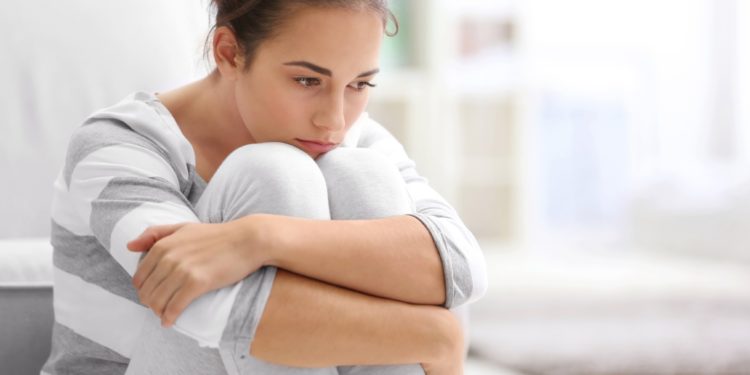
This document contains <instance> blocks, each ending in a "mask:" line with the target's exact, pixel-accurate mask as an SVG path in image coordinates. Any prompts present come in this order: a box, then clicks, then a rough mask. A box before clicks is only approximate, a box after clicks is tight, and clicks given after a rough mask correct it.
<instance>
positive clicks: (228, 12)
mask: <svg viewBox="0 0 750 375" xmlns="http://www.w3.org/2000/svg"><path fill="white" fill-rule="evenodd" d="M211 5H212V6H214V7H215V12H216V13H215V14H216V20H215V22H214V25H213V26H212V27H211V31H210V32H209V34H208V36H207V37H206V48H205V53H206V57H207V56H208V53H209V50H210V48H209V47H210V46H211V43H210V39H211V35H212V34H213V31H214V30H216V29H217V28H219V27H222V26H226V27H228V28H229V29H231V30H232V31H233V32H234V34H235V37H236V38H237V43H238V44H239V46H240V48H241V50H242V53H243V55H244V58H245V62H246V64H245V69H248V68H249V67H250V65H251V62H252V60H253V57H254V55H255V51H256V50H257V48H258V46H259V45H260V44H261V43H262V42H263V41H265V40H268V39H270V38H272V37H273V36H274V33H275V32H276V31H277V30H278V28H279V26H281V25H282V23H283V22H284V21H285V20H286V19H287V18H288V17H289V16H290V15H291V14H293V11H294V10H296V9H297V8H298V7H301V6H308V7H322V8H347V9H356V10H361V9H370V10H372V11H375V12H376V13H378V14H380V15H381V16H382V19H383V29H384V30H386V32H385V33H386V35H388V36H394V35H396V34H397V33H398V20H397V19H396V16H395V15H394V14H393V13H392V12H391V11H390V10H389V9H388V1H387V0H211ZM388 21H392V22H393V24H394V27H395V29H394V30H393V31H388V30H387V26H388Z"/></svg>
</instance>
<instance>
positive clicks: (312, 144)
mask: <svg viewBox="0 0 750 375" xmlns="http://www.w3.org/2000/svg"><path fill="white" fill-rule="evenodd" d="M297 142H299V144H300V146H302V148H303V149H305V151H307V152H311V153H314V154H322V153H325V152H328V151H331V150H333V149H334V148H336V146H338V144H336V143H331V142H324V141H311V140H304V139H297Z"/></svg>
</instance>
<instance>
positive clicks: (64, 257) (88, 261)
mask: <svg viewBox="0 0 750 375" xmlns="http://www.w3.org/2000/svg"><path fill="white" fill-rule="evenodd" d="M51 242H52V246H53V247H54V252H53V254H52V261H53V263H54V265H55V267H57V268H59V269H61V270H63V271H65V272H67V273H70V274H72V275H76V276H78V277H80V278H81V279H83V280H85V281H86V282H88V283H91V284H95V285H97V286H99V287H100V288H102V289H104V290H106V291H108V292H110V293H112V294H115V295H118V296H120V297H123V298H127V299H128V300H130V301H132V302H135V303H137V304H139V305H142V304H141V303H140V301H139V299H138V293H137V292H136V290H135V288H134V287H133V284H132V282H131V280H132V279H131V277H130V275H129V274H128V273H127V272H126V271H125V269H123V268H122V266H121V265H120V264H119V263H117V261H116V260H115V259H114V258H113V257H112V255H111V254H110V253H109V251H107V249H106V248H105V247H104V246H102V244H101V243H99V241H98V240H97V239H96V237H94V236H79V235H76V234H75V233H73V232H70V231H69V230H67V229H65V228H64V227H63V226H61V225H59V224H57V223H56V222H55V221H54V220H52V231H51Z"/></svg>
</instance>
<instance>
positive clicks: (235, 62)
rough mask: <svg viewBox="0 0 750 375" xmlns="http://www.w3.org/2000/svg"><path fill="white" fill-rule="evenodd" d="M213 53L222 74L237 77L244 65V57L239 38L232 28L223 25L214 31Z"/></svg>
mask: <svg viewBox="0 0 750 375" xmlns="http://www.w3.org/2000/svg"><path fill="white" fill-rule="evenodd" d="M213 53H214V61H216V67H217V68H218V69H219V72H220V73H221V75H222V76H224V77H227V78H229V79H236V78H237V77H238V76H239V74H240V73H241V70H242V67H243V66H244V65H243V62H244V61H243V60H244V59H243V57H242V54H241V50H240V47H239V44H238V43H237V38H236V37H235V35H234V32H233V31H232V30H231V29H230V28H228V27H226V26H221V27H218V28H217V29H216V31H214V40H213Z"/></svg>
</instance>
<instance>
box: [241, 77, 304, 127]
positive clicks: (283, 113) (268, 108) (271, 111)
mask: <svg viewBox="0 0 750 375" xmlns="http://www.w3.org/2000/svg"><path fill="white" fill-rule="evenodd" d="M281 86H283V85H280V84H279V83H278V82H264V81H262V80H256V81H255V82H254V83H248V84H246V85H245V86H244V87H243V89H242V91H243V95H242V96H241V97H240V96H239V95H238V99H240V103H239V105H242V106H244V110H243V113H244V116H243V117H245V121H246V123H247V122H248V121H249V123H250V124H262V125H261V126H264V127H269V126H270V127H274V128H283V127H284V125H285V124H287V123H290V122H292V119H295V118H296V117H297V113H298V112H299V110H298V108H297V107H299V105H298V104H297V103H295V101H294V100H292V99H293V98H292V96H291V95H290V94H289V93H288V92H286V89H285V88H284V87H281Z"/></svg>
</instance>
